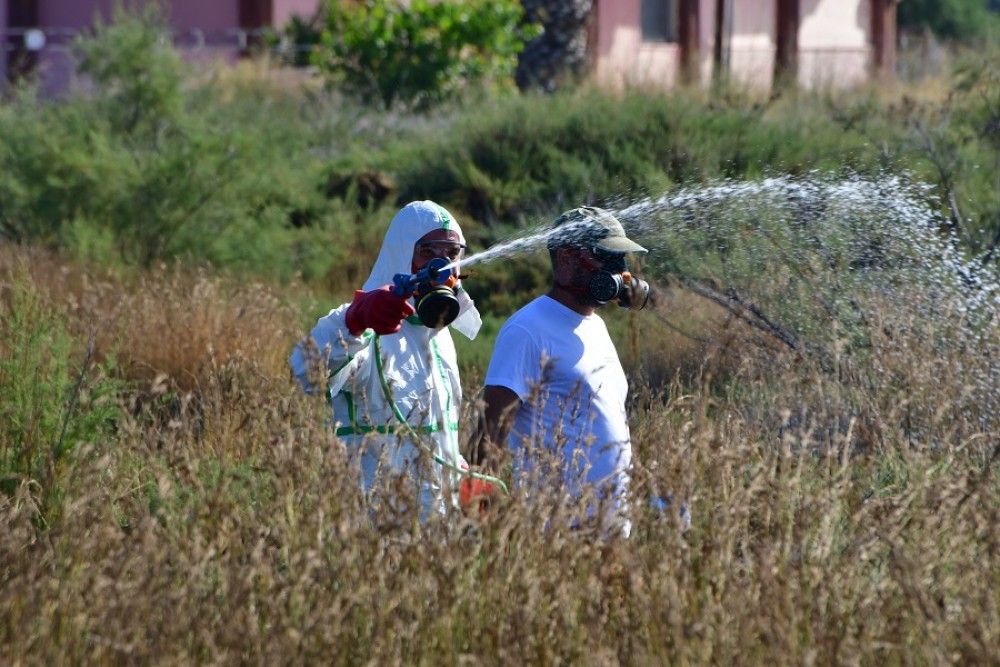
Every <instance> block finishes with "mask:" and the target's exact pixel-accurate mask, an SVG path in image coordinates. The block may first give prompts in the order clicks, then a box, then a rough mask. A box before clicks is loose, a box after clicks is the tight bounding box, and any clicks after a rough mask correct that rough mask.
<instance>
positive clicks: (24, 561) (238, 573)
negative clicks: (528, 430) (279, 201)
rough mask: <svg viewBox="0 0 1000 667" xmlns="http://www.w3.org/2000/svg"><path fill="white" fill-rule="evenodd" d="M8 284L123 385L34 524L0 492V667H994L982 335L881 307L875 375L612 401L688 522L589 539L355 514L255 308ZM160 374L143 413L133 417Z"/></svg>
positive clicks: (766, 372) (227, 297)
mask: <svg viewBox="0 0 1000 667" xmlns="http://www.w3.org/2000/svg"><path fill="white" fill-rule="evenodd" d="M30 275H31V277H32V279H33V280H34V281H35V282H36V284H37V285H38V286H39V289H41V290H42V291H43V292H44V293H46V294H49V295H50V298H51V299H52V300H53V303H56V304H62V306H60V307H63V306H65V308H66V309H67V310H66V312H67V313H68V315H67V321H68V323H69V326H70V329H71V330H74V331H81V332H84V331H88V330H97V331H98V335H99V337H100V336H104V335H105V334H102V333H100V332H101V331H103V330H104V329H105V328H107V329H108V331H109V332H112V333H108V334H106V338H102V340H107V341H109V343H108V344H110V343H111V342H117V343H118V344H117V350H118V352H117V354H118V358H119V360H120V368H121V369H122V371H123V372H124V374H125V375H126V376H127V377H129V378H132V379H134V380H136V383H135V384H134V385H132V388H131V389H130V390H128V391H126V392H125V394H124V395H123V396H121V399H120V400H121V403H122V410H121V411H120V416H119V418H118V421H117V424H116V427H115V430H114V435H113V437H111V438H109V439H107V440H106V441H99V442H85V443H84V442H81V443H78V445H77V447H76V449H75V453H74V456H73V457H72V459H71V461H70V463H69V465H67V466H66V467H65V469H64V470H63V471H62V473H61V474H60V476H59V477H58V478H57V479H55V480H53V481H52V482H51V483H53V484H59V485H61V487H62V490H63V496H62V508H61V514H60V515H59V518H58V520H57V521H54V522H52V523H51V524H50V525H48V526H47V527H46V528H42V527H40V526H41V522H40V514H41V513H43V512H44V511H45V509H44V508H43V507H41V506H40V503H39V501H38V498H39V495H40V492H39V489H38V482H37V481H32V480H24V481H23V482H22V483H21V485H20V487H19V488H17V489H16V490H15V491H14V492H13V493H12V494H10V495H6V496H0V532H2V533H3V535H4V539H3V540H0V572H2V577H0V661H2V662H5V663H15V664H16V663H21V662H26V663H79V662H96V663H106V662H115V663H118V662H144V663H145V662H157V663H167V664H188V663H191V662H214V663H245V662H250V663H258V664H274V663H303V662H316V663H330V662H334V663H338V664H356V663H371V664H386V663H388V664H400V663H417V664H439V663H445V664H481V663H484V664H495V663H533V664H534V663H542V664H555V663H581V664H617V663H626V664H664V663H668V664H674V663H676V664H690V663H706V662H708V663H720V664H732V663H736V664H748V663H752V664H759V663H765V662H770V663H779V664H802V663H818V664H842V663H847V664H886V663H888V664H910V663H918V664H921V663H925V664H926V663H934V664H940V663H952V662H961V663H971V664H986V663H991V662H994V661H995V659H996V656H997V655H1000V567H998V563H997V557H998V547H1000V544H998V540H1000V537H998V531H997V530H996V527H997V525H998V519H1000V516H998V514H1000V478H998V475H997V472H996V466H995V459H996V456H997V451H998V449H997V447H998V443H1000V437H998V433H997V431H996V421H995V419H994V420H993V421H990V420H989V419H986V420H985V421H981V420H977V419H976V418H975V417H976V416H977V415H978V416H979V417H983V416H984V415H985V416H986V417H989V411H991V410H995V409H996V408H997V407H998V406H997V405H995V404H994V403H990V402H989V400H992V399H989V398H983V397H979V398H976V399H975V400H973V398H972V397H971V394H968V393H965V394H963V387H966V386H967V385H968V384H969V382H968V379H969V377H970V373H972V372H974V371H973V370H970V369H973V368H974V367H975V366H976V365H977V364H979V365H983V364H987V363H995V361H994V362H987V361H984V360H983V355H985V354H994V353H995V351H996V349H997V345H998V343H1000V338H998V334H997V332H996V331H995V330H994V331H993V333H992V339H989V340H990V341H991V342H989V344H988V345H987V346H986V349H981V350H975V351H969V350H966V351H959V350H955V351H953V352H952V354H951V356H943V355H942V354H941V353H940V347H935V346H934V345H932V344H931V343H930V342H928V341H929V340H931V339H930V338H929V337H928V336H927V335H926V334H927V332H925V331H921V330H920V329H919V328H918V327H916V325H915V324H914V323H912V322H907V324H906V326H904V324H903V323H904V319H903V315H899V314H897V313H895V312H894V311H893V309H892V307H891V305H888V304H883V305H881V306H879V309H878V312H879V313H880V314H881V316H882V322H881V323H880V324H881V325H882V326H881V327H880V328H879V331H880V332H883V333H882V334H880V335H879V336H876V337H875V340H874V343H873V345H874V347H873V349H872V350H871V353H870V354H871V357H872V358H874V359H877V360H878V364H877V366H876V365H872V364H871V363H870V361H864V362H862V360H860V359H858V358H854V357H849V358H843V359H840V360H839V361H838V365H837V367H836V368H828V367H821V366H820V365H818V364H815V363H813V362H812V361H811V360H810V359H808V358H794V357H791V356H786V355H782V354H781V353H779V352H777V351H775V350H771V349H767V348H766V347H751V348H747V349H745V350H744V353H743V354H742V355H740V357H739V359H738V360H737V361H736V362H735V363H733V362H727V365H725V366H724V367H720V368H724V369H725V372H726V373H727V374H728V375H727V376H726V382H725V383H724V384H722V385H720V384H719V383H714V384H709V383H706V382H704V381H702V382H700V383H699V382H698V381H697V380H695V381H692V382H691V383H690V384H686V385H684V386H682V385H680V384H679V383H676V384H674V385H673V386H670V387H666V386H663V385H656V386H645V385H643V386H636V387H633V391H634V394H635V397H634V401H633V403H634V405H633V415H632V416H633V438H634V443H635V448H636V459H637V461H638V464H639V465H638V467H637V469H636V472H635V480H634V481H635V492H636V495H637V496H638V497H643V496H644V495H647V494H650V495H652V494H653V493H666V492H671V493H673V494H674V495H675V496H677V497H683V498H687V499H688V500H689V501H690V503H691V506H692V511H693V516H694V522H693V526H692V528H691V529H690V530H688V531H686V532H685V531H682V530H681V529H680V523H679V521H678V520H677V519H676V518H675V517H674V516H673V515H672V514H670V513H668V514H665V515H659V514H656V513H654V512H652V511H649V510H647V509H646V508H645V507H644V505H643V504H642V503H637V504H636V506H635V508H634V517H633V518H634V526H635V527H634V529H633V536H632V538H631V539H629V540H618V539H602V538H601V537H600V536H599V535H598V534H596V533H594V532H592V531H591V530H589V529H586V528H584V529H578V530H571V529H569V528H568V527H567V526H568V525H569V515H570V514H572V513H573V512H576V511H579V508H573V507H568V508H567V507H564V506H561V505H559V504H558V503H557V502H556V500H555V499H536V500H535V501H534V502H531V503H528V502H526V501H525V499H524V498H522V497H520V496H518V495H515V496H514V497H512V498H511V499H509V500H508V501H507V502H505V503H504V504H503V505H502V506H501V507H499V508H498V510H497V512H496V515H495V517H494V519H493V520H492V521H491V522H490V523H489V524H487V525H483V526H480V525H476V524H473V523H470V522H468V521H466V520H464V519H462V518H460V517H457V516H452V517H447V518H446V519H442V520H440V521H439V520H432V521H431V522H430V523H429V524H427V525H425V526H422V527H421V526H419V525H418V524H416V523H415V521H414V515H413V513H412V512H411V513H406V512H403V513H402V514H401V515H394V516H388V515H385V514H383V515H379V516H375V517H370V516H369V512H368V509H367V508H366V507H365V506H364V505H363V504H362V503H361V499H360V498H359V494H358V492H357V490H356V488H357V487H356V484H355V481H354V478H353V476H352V473H351V471H350V468H349V466H348V462H347V457H346V455H345V452H344V450H343V449H342V447H341V446H340V444H339V443H338V442H337V441H336V439H335V438H333V437H332V436H331V435H330V434H329V432H328V431H327V430H325V429H324V427H323V421H324V419H325V416H326V408H325V405H324V404H323V401H322V399H319V398H309V397H305V396H302V395H301V394H300V393H299V392H298V391H297V390H296V389H295V388H294V387H293V386H292V384H291V383H290V382H289V380H288V378H287V373H286V371H285V370H284V367H283V359H284V356H285V354H286V352H287V350H288V347H289V345H290V343H291V340H293V339H294V335H293V334H292V333H291V332H290V331H289V327H292V326H294V325H295V322H293V318H291V317H288V316H287V315H288V314H287V313H286V312H285V311H284V310H283V309H282V307H281V306H280V305H279V304H278V301H277V300H276V299H275V297H274V296H273V295H269V293H268V292H267V290H265V289H263V288H252V287H244V286H234V285H229V284H227V283H225V282H224V281H220V280H218V279H215V278H213V277H211V276H208V275H195V276H184V275H182V274H179V273H176V272H170V271H166V272H161V273H157V274H153V275H150V276H145V277H140V278H122V279H119V278H115V277H113V276H105V277H103V278H100V279H98V278H96V277H94V275H93V273H91V272H88V271H83V270H81V269H79V268H78V267H73V266H69V265H66V264H64V263H62V262H59V261H58V260H56V259H52V258H41V257H38V256H34V257H32V261H31V270H30ZM87 281H90V282H87ZM116 295H117V298H116ZM66 304H68V305H66ZM890 332H891V337H890ZM656 342H657V341H649V344H650V345H651V347H650V348H647V350H648V349H655V345H653V344H654V343H656ZM640 344H641V345H646V344H647V343H646V342H645V341H643V342H641V343H640ZM990 345H992V347H989V346H990ZM112 347H114V346H112ZM729 349H730V351H729V352H726V353H725V354H726V355H730V356H731V355H732V354H735V352H733V351H732V350H733V349H736V348H732V347H730V348H729ZM648 354H650V355H651V354H652V353H648ZM873 369H874V370H873ZM161 372H162V373H166V374H168V375H169V377H170V378H171V379H172V382H175V383H176V384H175V385H172V386H167V387H165V389H167V390H168V395H173V396H175V398H176V400H175V402H174V404H173V409H172V411H171V417H170V419H169V420H165V419H163V415H162V412H161V410H160V408H159V407H158V406H157V405H156V404H154V403H151V402H149V401H139V402H136V401H135V400H134V395H135V393H137V392H146V390H147V387H148V384H149V381H150V378H152V377H155V375H156V374H158V373H161ZM720 372H722V371H720ZM167 384H168V385H169V383H167ZM719 386H723V387H724V388H725V390H722V391H720V390H719V389H718V387H719ZM190 389H194V390H193V391H188V390H190ZM171 392H173V393H171ZM907 397H908V400H907ZM977 401H978V402H977ZM994 414H995V413H994ZM917 427H919V429H918V428H917ZM918 431H919V433H921V434H923V436H922V437H921V438H920V439H919V440H918V439H914V437H913V434H914V433H916V432H918ZM372 518H374V520H375V521H374V522H375V523H377V524H378V525H379V526H380V527H381V528H380V529H379V530H375V529H373V528H372V523H373V522H372ZM545 525H547V526H548V527H547V528H543V526H545Z"/></svg>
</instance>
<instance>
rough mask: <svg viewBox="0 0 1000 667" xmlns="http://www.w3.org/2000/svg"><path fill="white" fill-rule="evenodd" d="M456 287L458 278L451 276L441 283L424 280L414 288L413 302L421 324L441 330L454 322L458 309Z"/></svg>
mask: <svg viewBox="0 0 1000 667" xmlns="http://www.w3.org/2000/svg"><path fill="white" fill-rule="evenodd" d="M457 285H458V277H457V276H456V275H455V274H451V275H449V276H448V277H447V278H446V279H445V280H444V281H443V282H436V281H435V280H424V281H422V282H418V283H417V284H416V285H415V286H414V289H413V301H414V303H416V309H417V317H419V318H420V323H421V324H423V325H424V326H425V327H428V328H429V329H441V328H442V327H446V326H448V325H449V324H451V323H452V322H454V321H455V318H456V317H458V311H459V308H460V304H459V303H458V297H457V296H456V294H455V290H456V289H457Z"/></svg>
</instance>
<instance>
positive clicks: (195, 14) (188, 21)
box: [0, 0, 320, 94]
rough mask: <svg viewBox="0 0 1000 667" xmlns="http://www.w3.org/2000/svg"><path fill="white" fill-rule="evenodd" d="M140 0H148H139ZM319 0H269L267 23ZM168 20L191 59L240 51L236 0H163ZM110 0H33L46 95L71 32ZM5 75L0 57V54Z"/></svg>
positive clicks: (106, 14)
mask: <svg viewBox="0 0 1000 667" xmlns="http://www.w3.org/2000/svg"><path fill="white" fill-rule="evenodd" d="M139 1H140V2H145V1H151V0H139ZM9 2H11V0H0V8H2V9H0V21H3V23H0V30H2V29H3V28H4V27H5V24H6V20H7V14H8V12H7V7H8V3H9ZM319 3H320V0H272V4H271V9H272V16H271V22H270V23H271V25H273V26H276V27H280V26H282V25H284V24H285V23H287V22H288V20H289V19H290V18H291V17H292V16H293V15H295V14H298V15H300V16H303V17H309V16H312V15H313V14H314V13H315V11H316V9H317V7H318V6H319ZM164 4H165V6H166V7H167V12H168V20H169V22H170V24H171V26H172V28H173V31H174V39H175V43H176V44H177V46H179V47H181V48H182V49H183V52H184V53H185V56H186V57H188V58H190V59H193V60H197V61H214V60H220V59H221V60H225V61H234V60H235V59H236V58H237V57H238V56H239V54H240V53H241V50H240V34H239V29H240V11H239V6H240V2H239V0H167V1H166V2H165V3H164ZM113 7H114V0H38V27H39V28H40V29H42V30H43V31H44V32H45V34H46V37H47V38H48V45H47V47H46V48H45V50H44V51H43V52H42V53H41V54H40V57H39V59H38V67H37V73H38V76H39V80H40V82H41V87H42V90H43V91H44V92H45V93H47V94H56V93H58V92H61V91H64V90H66V89H67V87H68V86H69V85H70V82H71V78H72V72H73V63H72V60H71V53H70V51H69V47H70V44H71V42H72V39H73V37H74V36H75V35H77V34H79V32H80V31H82V30H86V29H87V28H88V27H90V26H92V25H93V23H94V20H95V19H96V18H100V19H101V20H104V21H107V20H109V19H110V18H111V14H112V8H113ZM0 61H2V65H0V67H3V68H4V69H2V70H0V75H3V78H2V79H0V81H2V80H5V79H6V77H5V70H6V64H7V61H6V58H0Z"/></svg>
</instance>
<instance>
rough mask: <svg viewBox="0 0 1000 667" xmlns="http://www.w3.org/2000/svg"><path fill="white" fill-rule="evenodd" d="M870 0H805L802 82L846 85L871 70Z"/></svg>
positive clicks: (864, 77)
mask: <svg viewBox="0 0 1000 667" xmlns="http://www.w3.org/2000/svg"><path fill="white" fill-rule="evenodd" d="M871 10H872V2H871V0H802V14H801V23H800V24H799V77H798V78H799V83H800V84H801V85H803V86H807V87H823V86H832V87H844V86H851V85H857V84H860V83H862V82H864V81H866V80H867V79H868V77H869V74H870V64H871V56H872V52H871V51H872V49H871V41H872V37H871V32H872V13H871Z"/></svg>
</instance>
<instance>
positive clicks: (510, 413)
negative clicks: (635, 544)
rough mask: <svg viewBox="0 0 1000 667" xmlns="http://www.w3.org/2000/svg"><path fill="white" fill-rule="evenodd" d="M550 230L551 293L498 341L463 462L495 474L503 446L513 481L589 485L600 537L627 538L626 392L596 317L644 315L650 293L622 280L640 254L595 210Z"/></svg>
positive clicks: (569, 215)
mask: <svg viewBox="0 0 1000 667" xmlns="http://www.w3.org/2000/svg"><path fill="white" fill-rule="evenodd" d="M553 228H554V229H553V233H552V234H551V235H550V236H549V241H548V248H549V254H550V256H551V259H552V287H551V289H550V290H549V292H548V293H547V294H545V295H543V296H540V297H538V298H537V299H535V300H534V301H532V302H531V303H529V304H527V305H526V306H524V307H523V308H521V309H520V310H518V311H517V312H516V313H514V315H512V316H511V318H510V319H509V320H508V321H507V322H506V323H505V324H504V326H503V328H502V329H501V330H500V334H499V335H498V336H497V341H496V346H495V348H494V351H493V357H492V359H491V360H490V364H489V368H488V369H487V372H486V378H485V390H484V399H485V403H486V407H485V413H484V418H483V420H482V422H481V424H480V428H479V431H478V432H477V433H476V435H475V436H474V437H473V451H472V452H471V456H472V460H473V463H474V464H479V465H483V466H485V467H488V468H489V467H496V465H497V464H498V463H499V461H500V460H501V458H502V456H503V455H502V453H501V452H502V449H503V444H502V443H504V441H506V444H507V448H508V449H509V451H510V453H511V454H512V455H513V459H514V466H515V475H516V477H518V481H521V482H524V481H525V479H526V478H530V479H531V480H532V481H531V483H532V484H533V483H537V482H538V481H541V482H542V483H543V484H546V485H552V484H557V485H561V487H560V488H561V489H562V490H565V492H566V495H567V496H569V497H575V496H577V495H579V494H580V493H581V492H582V491H583V490H584V486H585V485H592V486H593V487H594V489H595V491H596V492H597V498H598V499H599V501H600V506H601V507H603V510H602V517H601V520H602V524H603V525H604V527H605V528H606V529H607V528H611V527H620V528H621V530H622V532H623V533H624V534H625V535H628V532H629V530H630V525H629V523H628V521H627V519H626V518H625V517H624V510H625V502H624V494H625V492H626V490H627V487H628V480H629V472H628V470H629V465H630V462H631V459H632V445H631V442H630V439H629V429H628V420H627V416H626V413H625V399H626V397H627V395H628V382H627V381H626V379H625V373H624V371H623V370H622V365H621V362H620V361H619V359H618V353H617V351H616V350H615V347H614V344H613V343H612V342H611V338H610V336H609V335H608V330H607V327H606V326H605V324H604V321H603V320H602V319H601V318H600V317H599V316H598V315H597V313H596V309H597V308H598V307H600V306H603V305H605V304H606V303H609V302H611V301H617V302H618V303H619V304H620V305H622V306H625V307H631V308H636V309H638V308H642V307H643V306H645V304H646V299H647V297H648V293H649V286H648V285H647V284H646V283H645V282H644V281H642V280H639V279H637V278H635V277H633V276H631V275H630V274H629V273H628V271H627V267H626V261H625V260H626V256H627V254H628V253H644V252H646V249H645V248H643V247H642V246H640V245H639V244H637V243H635V242H634V241H631V240H630V239H628V238H627V237H626V235H625V232H624V230H623V228H622V226H621V223H620V222H619V221H618V220H617V219H616V218H615V217H614V216H612V215H611V214H610V213H608V212H607V211H604V210H602V209H598V208H594V207H583V208H578V209H573V210H571V211H567V212H566V213H564V214H562V215H561V216H560V217H559V218H558V219H557V220H556V221H555V223H554V225H553ZM553 466H556V467H557V468H558V471H555V470H553ZM553 472H558V474H555V475H553V474H552V473H553Z"/></svg>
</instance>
